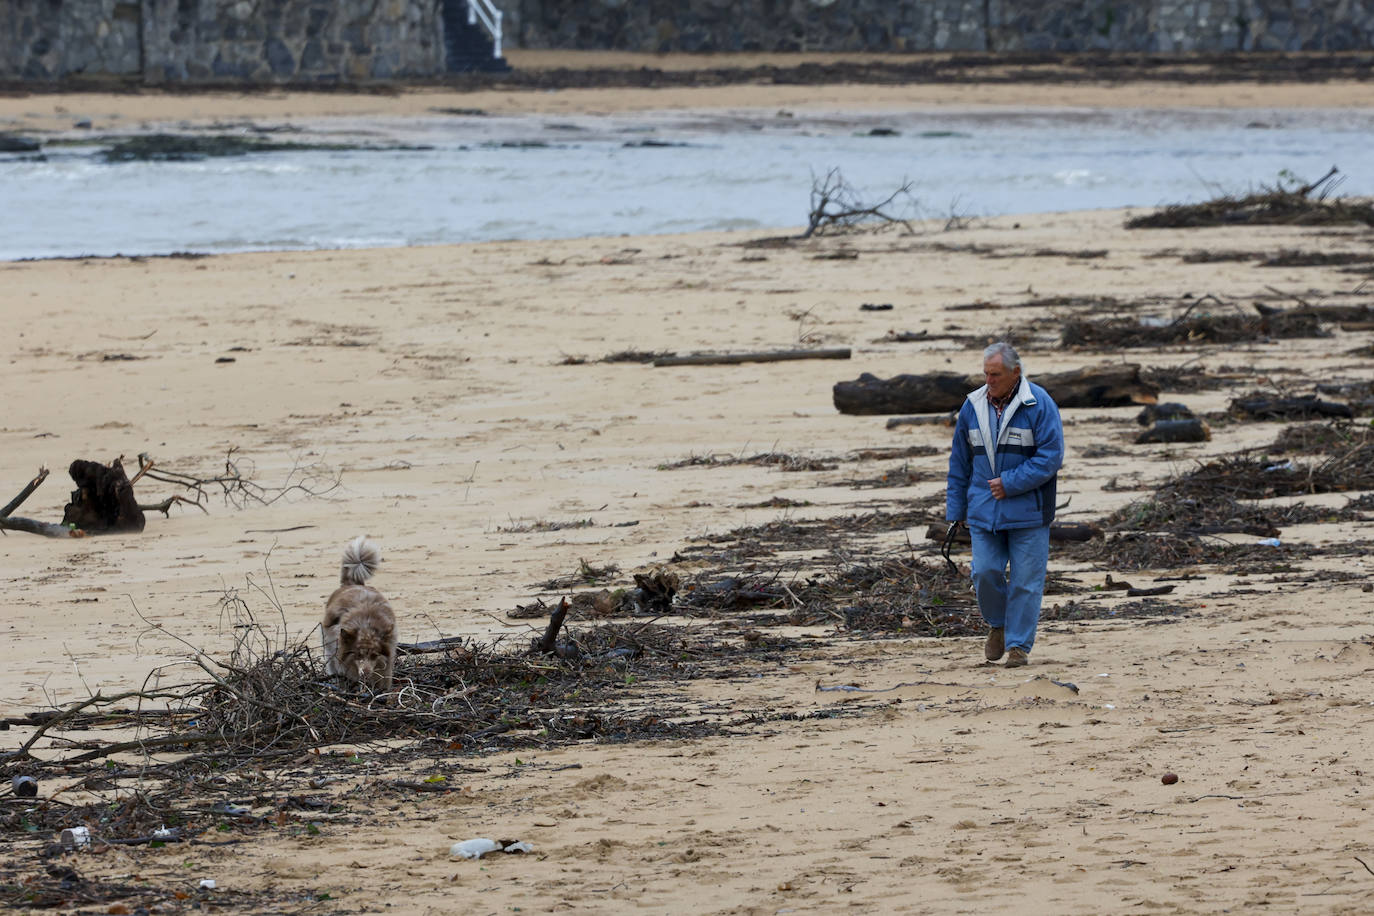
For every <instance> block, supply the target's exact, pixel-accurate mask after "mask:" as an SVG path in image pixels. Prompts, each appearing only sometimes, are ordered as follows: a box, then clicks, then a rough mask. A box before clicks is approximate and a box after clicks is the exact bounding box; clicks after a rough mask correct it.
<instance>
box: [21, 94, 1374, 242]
mask: <svg viewBox="0 0 1374 916" xmlns="http://www.w3.org/2000/svg"><path fill="white" fill-rule="evenodd" d="M283 126H284V127H286V128H287V129H293V127H292V126H291V125H277V126H276V128H275V129H278V130H280V129H282V128H283ZM259 127H261V125H244V126H241V127H239V128H237V129H238V130H241V131H244V132H248V131H251V130H253V129H254V128H259ZM333 129H334V130H335V131H336V132H337V133H340V134H342V135H344V139H354V140H357V141H358V142H362V143H366V144H372V145H376V144H378V143H379V142H384V143H385V144H386V145H387V147H388V148H384V149H351V150H342V151H326V150H318V151H310V150H305V151H296V152H272V153H258V154H251V155H247V156H238V157H232V158H209V159H202V160H199V161H191V162H122V163H108V162H106V161H105V160H104V158H103V157H102V156H101V155H100V150H101V148H102V147H101V146H100V145H99V144H94V145H88V146H57V145H53V146H49V147H47V148H45V151H44V155H43V157H42V158H36V157H32V156H25V155H5V156H0V208H3V213H4V214H5V218H4V219H3V220H0V259H4V260H13V259H21V258H48V257H76V256H86V255H97V256H106V255H115V254H123V255H154V254H168V253H173V252H231V251H251V250H274V249H322V248H358V247H386V246H401V245H429V244H443V243H451V242H475V241H486V240H497V239H541V238H574V237H586V236H616V235H641V234H658V233H676V232H691V231H697V230H722V229H744V230H757V231H768V232H782V231H792V230H795V228H796V227H799V226H804V225H805V223H806V220H807V215H808V213H809V212H810V208H811V203H812V201H811V191H812V188H813V186H814V185H815V184H816V183H817V182H818V181H821V180H822V179H823V178H824V177H825V176H826V175H827V174H828V173H829V172H830V171H831V170H832V169H838V170H839V173H840V174H841V175H842V176H843V177H844V179H845V180H846V181H847V182H848V183H849V184H850V185H852V186H853V187H854V188H855V189H856V191H857V192H858V193H859V194H860V195H861V196H862V197H863V198H864V199H865V201H867V202H873V201H877V200H881V199H883V198H885V197H887V196H888V195H889V194H890V193H891V192H892V191H893V190H895V189H896V188H898V187H900V186H902V185H903V184H905V183H908V182H909V183H910V194H909V195H903V196H901V197H900V198H899V199H897V200H895V201H894V202H893V204H892V206H891V207H890V208H889V210H890V212H891V213H892V214H893V215H896V216H901V217H904V218H917V219H942V220H944V219H948V218H949V217H952V216H953V217H959V218H961V219H969V218H972V219H976V218H978V217H985V216H994V215H1005V214H1021V213H1044V212H1057V211H1067V210H1083V209H1097V208H1107V207H1139V208H1150V207H1154V206H1159V205H1162V204H1166V203H1180V202H1191V201H1199V200H1204V199H1207V198H1209V197H1214V196H1216V195H1218V194H1222V193H1246V192H1248V191H1252V190H1256V189H1258V188H1260V187H1262V186H1272V185H1274V184H1275V183H1277V182H1280V181H1284V180H1289V181H1293V180H1298V181H1300V180H1312V179H1315V178H1317V177H1320V176H1321V175H1323V174H1324V173H1325V172H1326V171H1327V169H1328V168H1330V167H1331V166H1332V165H1337V166H1339V167H1340V168H1341V171H1342V173H1343V175H1344V176H1345V178H1346V181H1345V183H1344V184H1343V185H1342V186H1341V187H1340V188H1339V190H1340V192H1341V193H1347V194H1355V195H1370V194H1374V113H1371V112H1369V111H1364V110H1332V109H1306V110H1259V109H1251V110H1240V111H1237V110H1216V111H1199V110H1186V111H1166V110H1152V111H1142V110H1126V111H1097V110H1067V109H1064V110H1044V111H1035V112H1026V111H1021V112H1017V111H991V110H984V111H964V112H951V113H946V112H938V111H936V112H903V113H891V112H889V113H874V114H865V115H840V114H831V115H806V114H801V113H792V112H786V111H780V112H766V113H760V112H749V111H742V112H735V113H724V114H692V113H684V114H658V115H637V116H604V117H595V116H579V117H575V118H551V117H538V116H525V117H518V118H493V117H482V116H478V115H444V114H440V113H436V114H434V115H433V116H431V117H424V118H418V119H404V120H403V119H396V120H388V119H385V118H382V119H374V120H372V121H369V122H365V123H350V124H345V125H335V126H334V128H333ZM316 131H317V133H318V126H316ZM219 132H224V129H223V128H221V129H219ZM312 136H314V135H311V134H310V127H309V126H308V125H307V126H306V127H305V128H302V133H301V135H300V136H292V137H288V139H296V140H300V139H311V138H312ZM329 140H330V142H338V140H339V137H338V136H331V137H329Z"/></svg>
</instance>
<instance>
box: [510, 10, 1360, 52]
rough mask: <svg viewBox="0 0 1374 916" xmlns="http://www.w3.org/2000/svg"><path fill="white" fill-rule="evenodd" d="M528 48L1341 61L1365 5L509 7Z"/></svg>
mask: <svg viewBox="0 0 1374 916" xmlns="http://www.w3.org/2000/svg"><path fill="white" fill-rule="evenodd" d="M506 9H507V17H508V22H509V23H510V26H511V32H512V34H513V37H514V39H515V40H516V41H517V42H518V43H519V44H520V45H521V46H522V47H527V48H565V49H579V48H580V49H588V50H598V49H604V50H625V51H650V52H664V51H687V52H710V51H896V52H902V51H1008V52H1020V51H1031V52H1043V51H1060V52H1063V51H1136V52H1140V51H1147V52H1175V51H1351V50H1360V49H1368V48H1370V47H1372V46H1374V0H1194V2H1184V0H1137V2H1120V0H1116V2H1112V0H925V2H913V0H906V2H897V3H893V2H888V0H686V2H681V0H648V2H628V0H509V2H508V4H507V6H506Z"/></svg>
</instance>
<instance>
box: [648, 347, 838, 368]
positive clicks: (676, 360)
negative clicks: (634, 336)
mask: <svg viewBox="0 0 1374 916" xmlns="http://www.w3.org/2000/svg"><path fill="white" fill-rule="evenodd" d="M849 352H850V351H849V347H831V348H829V349H825V350H766V351H764V352H761V353H693V354H690V355H688V356H660V357H658V358H657V359H655V360H654V365H655V366H735V365H738V364H740V363H781V362H787V361H789V360H795V359H849Z"/></svg>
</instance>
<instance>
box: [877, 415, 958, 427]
mask: <svg viewBox="0 0 1374 916" xmlns="http://www.w3.org/2000/svg"><path fill="white" fill-rule="evenodd" d="M957 419H958V415H957V414H955V413H954V412H953V411H951V412H950V413H941V414H935V415H934V416H929V417H892V418H891V419H889V420H888V421H887V428H888V429H896V428H897V427H898V426H953V425H954V423H955V421H956V420H957Z"/></svg>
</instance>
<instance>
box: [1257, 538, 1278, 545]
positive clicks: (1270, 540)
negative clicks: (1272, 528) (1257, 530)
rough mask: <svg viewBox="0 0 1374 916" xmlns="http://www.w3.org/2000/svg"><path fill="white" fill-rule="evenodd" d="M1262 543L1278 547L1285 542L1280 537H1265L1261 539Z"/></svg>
mask: <svg viewBox="0 0 1374 916" xmlns="http://www.w3.org/2000/svg"><path fill="white" fill-rule="evenodd" d="M1260 543H1261V544H1263V545H1264V546H1266V547H1278V546H1279V545H1280V544H1282V543H1283V542H1282V541H1280V540H1279V539H1278V538H1263V539H1261V540H1260Z"/></svg>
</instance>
